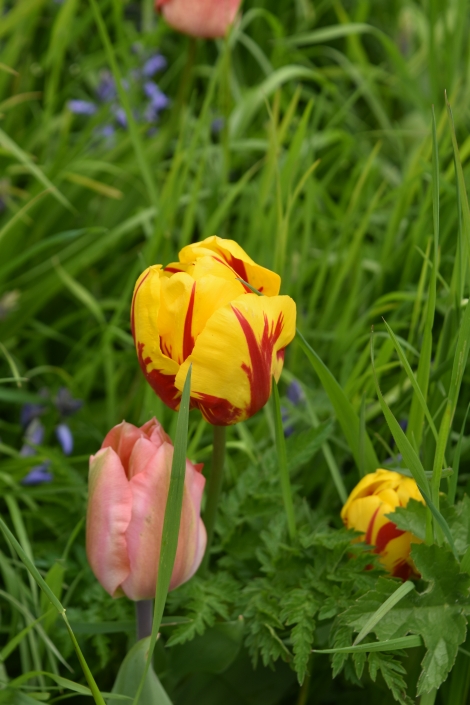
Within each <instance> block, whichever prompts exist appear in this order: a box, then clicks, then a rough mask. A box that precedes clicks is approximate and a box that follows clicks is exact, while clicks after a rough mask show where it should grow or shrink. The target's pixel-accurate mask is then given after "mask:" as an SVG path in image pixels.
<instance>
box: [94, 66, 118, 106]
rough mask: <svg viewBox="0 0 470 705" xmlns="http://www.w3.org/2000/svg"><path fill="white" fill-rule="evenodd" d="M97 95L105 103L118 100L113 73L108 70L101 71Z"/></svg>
mask: <svg viewBox="0 0 470 705" xmlns="http://www.w3.org/2000/svg"><path fill="white" fill-rule="evenodd" d="M96 95H97V97H98V98H99V99H100V100H102V101H103V102H104V103H109V101H111V100H114V99H115V98H116V95H117V91H116V82H115V80H114V78H113V75H112V73H111V71H108V70H107V69H105V70H103V71H101V74H100V82H99V84H98V88H97V89H96Z"/></svg>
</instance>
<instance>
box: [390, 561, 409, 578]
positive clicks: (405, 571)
mask: <svg viewBox="0 0 470 705" xmlns="http://www.w3.org/2000/svg"><path fill="white" fill-rule="evenodd" d="M412 574H413V569H412V568H411V566H410V565H408V563H406V562H405V561H402V562H401V563H397V565H396V566H395V567H394V569H393V572H392V575H393V577H394V578H401V579H402V580H408V578H409V577H410V575H412Z"/></svg>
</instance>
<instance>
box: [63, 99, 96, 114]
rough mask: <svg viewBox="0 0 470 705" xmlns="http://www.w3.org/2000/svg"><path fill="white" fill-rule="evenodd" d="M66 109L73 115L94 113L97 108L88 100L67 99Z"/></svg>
mask: <svg viewBox="0 0 470 705" xmlns="http://www.w3.org/2000/svg"><path fill="white" fill-rule="evenodd" d="M67 107H68V109H69V110H70V111H71V112H72V113H74V114H75V115H94V114H95V113H96V111H97V110H98V108H97V107H96V105H95V104H94V103H91V102H90V101H88V100H69V102H68V103H67Z"/></svg>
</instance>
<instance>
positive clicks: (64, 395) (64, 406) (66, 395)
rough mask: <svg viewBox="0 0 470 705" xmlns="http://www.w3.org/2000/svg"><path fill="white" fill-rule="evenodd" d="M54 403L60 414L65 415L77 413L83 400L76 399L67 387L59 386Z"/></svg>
mask: <svg viewBox="0 0 470 705" xmlns="http://www.w3.org/2000/svg"><path fill="white" fill-rule="evenodd" d="M54 404H55V406H56V409H57V411H58V412H59V414H60V415H61V416H64V417H65V416H71V415H72V414H76V413H77V411H78V410H79V409H81V408H82V406H83V402H82V400H81V399H74V398H73V396H72V395H71V394H70V392H69V390H68V389H67V387H60V388H59V391H58V392H57V396H56V398H55V401H54Z"/></svg>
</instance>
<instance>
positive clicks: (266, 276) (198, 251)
mask: <svg viewBox="0 0 470 705" xmlns="http://www.w3.org/2000/svg"><path fill="white" fill-rule="evenodd" d="M208 255H209V256H211V257H212V258H214V259H216V260H217V261H218V262H221V263H224V264H225V265H227V266H228V267H231V269H233V271H234V272H235V273H236V275H237V276H238V277H240V278H241V279H243V280H244V281H246V282H248V283H249V284H251V285H252V286H254V287H255V289H258V291H260V292H261V293H263V294H264V295H265V296H277V295H278V294H279V289H280V288H281V277H280V276H279V274H276V272H272V271H271V270H270V269H265V268H264V267H261V266H260V265H259V264H256V262H254V261H253V260H252V259H251V257H249V256H248V255H247V254H246V252H245V251H244V250H243V249H242V248H241V247H240V245H238V243H236V242H235V241H234V240H225V239H224V238H220V237H217V236H216V235H213V236H211V237H208V238H206V240H203V241H202V242H197V243H195V244H192V245H187V246H186V247H183V249H182V250H181V251H180V253H179V259H180V262H183V263H189V262H194V261H196V260H197V259H199V258H200V257H205V256H208Z"/></svg>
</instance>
